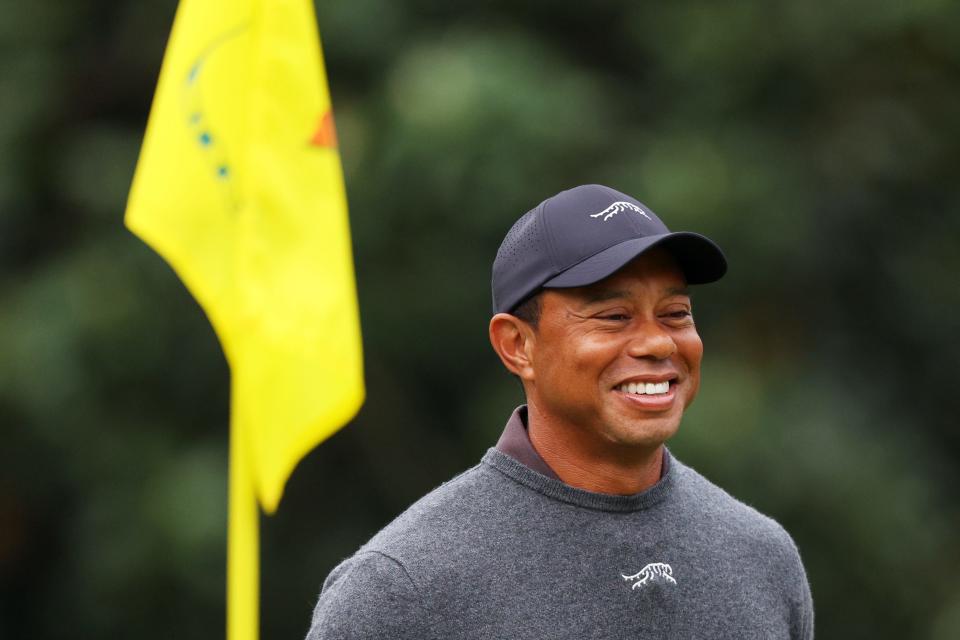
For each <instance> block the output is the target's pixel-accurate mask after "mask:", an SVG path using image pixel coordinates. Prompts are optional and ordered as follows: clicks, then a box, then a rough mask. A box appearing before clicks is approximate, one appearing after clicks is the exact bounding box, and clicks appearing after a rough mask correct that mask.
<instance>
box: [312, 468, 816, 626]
mask: <svg viewBox="0 0 960 640" xmlns="http://www.w3.org/2000/svg"><path fill="white" fill-rule="evenodd" d="M812 637H813V605H812V602H811V598H810V590H809V587H808V585H807V579H806V576H805V574H804V570H803V565H802V564H801V562H800V556H799V555H798V553H797V549H796V547H795V546H794V544H793V541H792V540H791V539H790V536H789V535H788V534H787V533H786V532H785V531H784V530H783V528H781V527H780V525H778V524H777V523H776V522H774V521H773V520H771V519H769V518H767V517H765V516H763V515H761V514H760V513H758V512H756V511H755V510H753V509H751V508H750V507H748V506H746V505H744V504H743V503H741V502H738V501H737V500H735V499H733V498H732V497H730V496H729V495H728V494H727V493H725V492H724V491H723V490H721V489H719V488H718V487H716V486H714V485H713V484H711V483H710V482H709V481H708V480H706V479H705V478H704V477H703V476H701V475H700V474H698V473H697V472H696V471H694V470H693V469H691V468H689V467H687V466H685V465H683V464H681V463H680V462H678V461H677V460H676V459H675V458H670V460H669V466H668V471H667V473H666V474H665V475H664V477H663V478H662V479H661V480H660V481H659V482H658V483H657V484H656V485H654V486H653V487H651V488H650V489H648V490H647V491H644V492H643V493H639V494H636V495H632V496H611V495H605V494H598V493H591V492H589V491H583V490H581V489H576V488H573V487H570V486H568V485H566V484H564V483H563V482H561V481H560V480H557V479H554V478H549V477H546V476H544V475H542V474H540V473H538V472H536V471H534V470H533V469H531V468H529V467H527V466H525V465H523V464H521V463H520V462H517V461H516V460H515V459H513V458H511V457H510V456H508V455H506V454H504V453H503V452H501V451H498V450H496V449H490V450H489V451H488V452H487V454H486V455H485V456H484V457H483V460H482V461H481V463H480V464H479V465H477V466H476V467H474V468H472V469H470V470H468V471H466V472H464V473H463V474H461V475H459V476H457V477H456V478H454V479H453V480H451V481H449V482H447V483H446V484H444V485H442V486H441V487H439V488H437V489H436V490H434V491H432V492H431V493H429V494H428V495H427V496H425V497H424V498H422V499H421V500H419V501H418V502H417V503H415V504H414V505H413V506H411V507H410V508H409V509H408V510H407V511H406V512H405V513H403V514H402V515H401V516H399V517H398V518H397V519H396V520H394V521H393V522H392V523H391V524H389V525H388V526H387V527H386V528H384V529H383V530H382V531H380V533H378V534H377V535H376V536H374V537H373V539H371V540H370V541H369V542H368V543H367V544H366V545H364V546H363V547H362V548H361V549H360V550H359V551H358V552H357V553H356V554H354V555H353V556H352V557H350V558H348V559H347V560H345V561H344V562H342V563H341V564H340V565H339V566H337V567H336V568H335V569H334V570H333V571H332V572H331V573H330V575H329V577H328V578H327V580H326V582H325V583H324V586H323V591H322V593H321V594H320V600H319V602H318V603H317V606H316V609H315V611H314V615H313V624H312V626H311V629H310V633H309V635H308V638H309V639H314V640H321V639H323V640H330V639H333V638H356V639H365V638H384V639H391V640H394V639H402V638H409V639H411V640H412V639H417V640H426V639H436V640H441V639H442V640H446V639H455V638H570V639H574V638H576V639H578V640H579V639H584V638H605V639H606V638H624V639H626V638H629V639H631V640H634V639H642V638H730V639H736V640H749V639H752V638H763V639H769V638H802V639H807V638H812Z"/></svg>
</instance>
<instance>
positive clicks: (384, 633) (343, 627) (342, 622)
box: [307, 551, 430, 640]
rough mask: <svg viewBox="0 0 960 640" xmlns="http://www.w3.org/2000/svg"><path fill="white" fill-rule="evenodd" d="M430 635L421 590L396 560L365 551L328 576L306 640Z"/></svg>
mask: <svg viewBox="0 0 960 640" xmlns="http://www.w3.org/2000/svg"><path fill="white" fill-rule="evenodd" d="M428 637H430V635H429V630H428V628H427V623H426V616H425V611H424V609H423V606H422V601H421V598H420V594H419V593H418V591H417V589H416V586H415V585H414V583H413V581H412V580H411V578H410V576H409V574H408V573H407V571H406V569H404V567H403V565H402V564H400V563H399V562H398V561H397V560H395V559H393V558H391V557H390V556H387V555H385V554H382V553H379V552H376V551H365V552H361V553H358V554H357V555H355V556H353V557H351V558H348V559H347V560H345V561H344V562H342V563H340V565H338V566H337V567H336V568H335V569H334V570H333V571H331V572H330V575H329V576H328V577H327V579H326V581H325V582H324V585H323V590H322V591H321V592H320V599H319V601H318V602H317V606H316V608H315V609H314V612H313V622H312V623H311V625H310V632H309V633H308V634H307V640H340V639H341V638H342V639H347V638H350V639H351V640H373V639H375V638H377V639H379V638H382V639H384V640H387V639H389V640H404V639H407V638H409V639H410V640H414V639H416V640H423V639H425V638H428Z"/></svg>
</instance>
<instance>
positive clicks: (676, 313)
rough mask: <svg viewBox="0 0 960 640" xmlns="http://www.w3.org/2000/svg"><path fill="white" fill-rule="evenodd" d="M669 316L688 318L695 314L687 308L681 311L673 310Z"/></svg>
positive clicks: (677, 318) (681, 318) (675, 318)
mask: <svg viewBox="0 0 960 640" xmlns="http://www.w3.org/2000/svg"><path fill="white" fill-rule="evenodd" d="M667 317H668V318H672V319H674V320H686V319H687V318H692V317H693V314H692V313H690V312H689V311H687V310H686V309H682V310H680V311H671V312H670V313H668V314H667Z"/></svg>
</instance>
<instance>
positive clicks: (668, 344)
mask: <svg viewBox="0 0 960 640" xmlns="http://www.w3.org/2000/svg"><path fill="white" fill-rule="evenodd" d="M676 352H677V343H676V342H674V340H673V336H671V335H670V333H669V332H667V331H665V330H664V329H663V327H661V326H660V325H659V324H658V323H657V322H656V321H649V322H645V323H643V324H642V325H639V326H638V327H637V328H636V331H634V335H633V336H632V337H631V339H630V344H629V345H628V346H627V353H628V354H629V355H630V356H632V357H634V358H652V359H654V360H666V359H667V358H669V357H670V356H672V355H673V354H674V353H676Z"/></svg>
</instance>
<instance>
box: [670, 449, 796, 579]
mask: <svg viewBox="0 0 960 640" xmlns="http://www.w3.org/2000/svg"><path fill="white" fill-rule="evenodd" d="M673 463H674V464H675V468H676V471H677V474H678V482H677V484H678V494H679V495H678V498H680V500H682V502H683V503H684V504H685V505H687V507H688V508H687V509H686V510H687V511H688V512H689V513H690V514H691V515H690V517H691V518H693V519H696V520H698V521H699V522H698V523H697V526H698V527H701V528H704V527H705V528H706V529H707V530H710V531H711V532H712V535H713V536H716V538H717V539H718V540H722V541H723V542H724V544H727V545H730V546H731V547H732V548H733V549H734V550H740V551H742V552H744V553H748V552H749V554H750V555H759V554H762V555H765V556H766V557H768V558H769V559H770V560H772V561H779V563H782V564H783V566H784V568H788V567H789V568H791V570H792V571H797V570H799V571H800V572H802V565H801V564H800V556H799V553H798V551H797V547H796V544H795V543H794V541H793V538H791V537H790V534H789V533H787V531H786V529H784V528H783V527H782V526H781V525H780V523H778V522H777V521H776V520H774V519H773V518H770V517H769V516H767V515H765V514H763V513H761V512H760V511H758V510H756V509H754V508H753V507H751V506H750V505H748V504H746V503H744V502H742V501H740V500H738V499H736V498H734V497H733V496H731V495H730V494H729V493H727V492H726V491H725V490H723V489H721V488H720V487H718V486H717V485H715V484H714V483H712V482H711V481H710V480H708V479H707V478H705V477H704V476H703V475H701V474H700V473H699V472H697V471H696V470H694V469H693V468H692V467H688V466H686V465H684V464H682V463H680V462H678V461H677V460H676V459H674V461H673Z"/></svg>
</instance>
